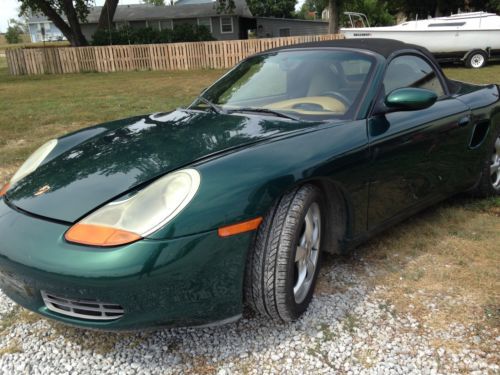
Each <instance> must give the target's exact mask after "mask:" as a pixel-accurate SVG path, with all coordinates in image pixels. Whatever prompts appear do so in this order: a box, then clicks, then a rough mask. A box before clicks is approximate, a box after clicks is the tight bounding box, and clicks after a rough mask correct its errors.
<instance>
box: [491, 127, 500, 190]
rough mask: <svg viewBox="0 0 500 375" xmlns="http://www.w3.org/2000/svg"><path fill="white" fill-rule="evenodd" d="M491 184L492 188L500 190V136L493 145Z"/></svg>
mask: <svg viewBox="0 0 500 375" xmlns="http://www.w3.org/2000/svg"><path fill="white" fill-rule="evenodd" d="M490 176H491V184H492V186H493V189H495V190H496V191H500V136H499V137H498V138H497V140H496V141H495V144H494V145H493V154H492V155H491V165H490Z"/></svg>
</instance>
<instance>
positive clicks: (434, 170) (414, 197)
mask: <svg viewBox="0 0 500 375" xmlns="http://www.w3.org/2000/svg"><path fill="white" fill-rule="evenodd" d="M406 87H416V88H424V89H428V90H432V91H434V92H435V93H436V94H437V96H438V101H437V102H436V103H435V104H433V105H432V106H431V107H429V108H426V109H422V110H414V111H398V112H392V113H385V114H378V115H374V116H371V117H370V118H369V119H368V133H369V142H370V154H371V167H370V192H369V208H368V226H369V228H374V227H376V226H378V225H379V224H381V223H383V222H384V221H387V220H389V219H391V218H396V217H398V216H405V215H407V214H408V213H410V212H411V211H412V210H417V209H420V208H422V207H423V206H425V205H428V204H429V203H431V202H433V201H436V200H438V199H440V198H443V197H445V196H447V195H449V194H450V193H451V192H452V191H453V190H454V189H456V186H455V185H456V183H457V182H456V181H455V180H456V179H455V177H454V176H455V175H456V174H457V170H456V168H457V167H459V165H460V162H459V161H460V160H461V159H463V157H464V156H463V155H460V153H461V152H463V150H464V148H463V146H462V147H460V145H461V143H462V142H464V139H465V138H464V137H467V136H468V134H469V131H468V130H467V129H466V128H468V127H469V126H470V125H469V122H470V111H469V108H468V107H467V106H466V105H465V104H463V103H462V102H461V101H459V100H457V99H454V98H453V97H451V96H450V95H448V88H447V87H446V86H445V85H444V79H443V78H442V76H441V75H440V74H439V72H437V71H436V69H435V67H434V66H433V63H432V62H431V61H429V60H427V59H426V58H425V57H424V56H423V55H419V54H403V55H399V56H397V57H395V58H393V59H392V60H391V62H390V63H389V65H388V67H387V69H386V72H385V77H384V80H383V87H382V88H381V92H380V97H379V99H378V100H382V101H383V99H384V98H385V96H386V95H387V94H389V93H390V92H392V91H393V90H396V89H399V88H406ZM465 142H466V141H465Z"/></svg>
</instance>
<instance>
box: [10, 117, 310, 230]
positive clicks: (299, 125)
mask: <svg viewBox="0 0 500 375" xmlns="http://www.w3.org/2000/svg"><path fill="white" fill-rule="evenodd" d="M311 125H312V124H311V123H310V122H300V121H288V120H282V119H277V118H273V117H269V116H252V115H248V116H243V115H222V114H214V113H207V112H199V111H188V110H177V111H175V112H171V113H160V114H154V115H148V116H141V117H134V118H130V119H126V120H120V121H115V122H111V123H107V124H103V125H99V126H96V127H93V128H89V129H85V130H83V131H80V132H77V133H74V134H71V135H69V136H67V137H63V138H60V139H59V143H58V146H57V147H56V148H55V149H54V150H53V151H52V152H51V154H50V155H49V156H48V157H47V159H46V160H45V161H44V163H43V164H42V165H41V166H40V167H39V168H38V169H37V170H36V171H35V172H33V173H32V174H30V175H28V176H27V177H25V178H24V179H22V180H21V181H19V182H18V183H17V184H15V185H14V186H13V187H12V188H11V189H10V190H9V192H8V193H7V195H6V197H7V202H8V203H9V204H11V205H14V206H16V207H17V208H19V209H21V210H24V211H26V212H29V213H32V214H35V215H39V216H42V217H45V218H50V219H54V220H59V221H64V222H68V223H73V222H75V221H77V220H78V219H80V218H82V217H83V216H85V215H86V214H87V213H89V212H90V211H92V210H94V209H95V208H97V207H99V206H101V205H103V204H105V203H107V202H109V201H111V200H113V199H114V198H116V197H117V196H120V195H121V194H123V193H125V192H127V191H129V190H131V189H133V188H135V187H137V186H140V185H142V184H145V183H147V182H149V181H151V180H152V179H154V178H156V177H158V176H161V175H163V174H165V173H168V172H169V171H172V170H175V169H178V168H182V167H184V166H186V165H189V164H191V163H193V162H195V161H197V160H200V159H202V158H206V157H209V156H215V155H217V154H218V153H222V152H230V151H231V150H235V149H238V148H240V147H242V146H245V145H249V144H252V143H255V142H258V141H261V140H264V139H268V138H270V137H274V136H279V135H282V134H284V133H288V132H293V131H297V130H300V129H303V128H306V127H310V126H311Z"/></svg>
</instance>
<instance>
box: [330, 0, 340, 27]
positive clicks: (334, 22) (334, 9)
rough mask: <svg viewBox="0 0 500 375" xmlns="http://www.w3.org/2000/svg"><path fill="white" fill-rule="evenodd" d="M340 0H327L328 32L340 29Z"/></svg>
mask: <svg viewBox="0 0 500 375" xmlns="http://www.w3.org/2000/svg"><path fill="white" fill-rule="evenodd" d="M341 6H342V0H329V1H328V14H329V19H328V33H330V34H336V33H338V32H339V29H340V8H341Z"/></svg>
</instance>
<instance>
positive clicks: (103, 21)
mask: <svg viewBox="0 0 500 375" xmlns="http://www.w3.org/2000/svg"><path fill="white" fill-rule="evenodd" d="M117 6H118V0H106V2H105V3H104V6H103V7H102V10H101V15H100V16H99V24H98V25H97V30H106V29H111V26H112V25H113V17H114V16H115V12H116V8H117Z"/></svg>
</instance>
